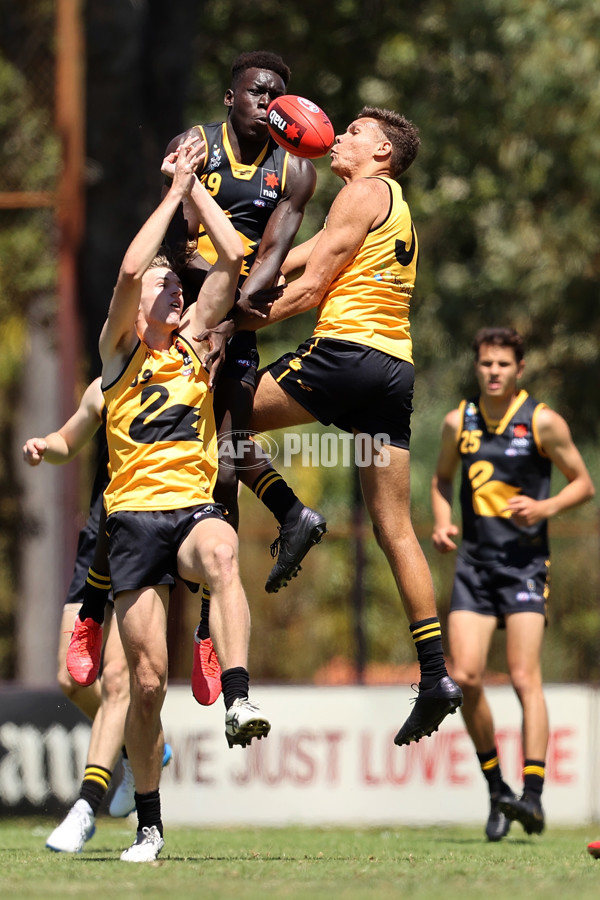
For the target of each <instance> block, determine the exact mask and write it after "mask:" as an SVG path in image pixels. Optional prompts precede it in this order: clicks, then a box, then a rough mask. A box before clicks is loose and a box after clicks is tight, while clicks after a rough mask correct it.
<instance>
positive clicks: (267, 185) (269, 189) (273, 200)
mask: <svg viewBox="0 0 600 900" xmlns="http://www.w3.org/2000/svg"><path fill="white" fill-rule="evenodd" d="M280 197H281V183H280V181H279V175H278V174H277V172H275V170H274V169H262V171H261V181H260V197H259V200H263V201H264V203H265V206H267V205H268V206H275V205H276V204H277V203H278V202H279V198H280Z"/></svg>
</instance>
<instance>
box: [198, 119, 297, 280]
mask: <svg viewBox="0 0 600 900" xmlns="http://www.w3.org/2000/svg"><path fill="white" fill-rule="evenodd" d="M197 128H198V129H199V130H200V132H201V133H202V136H203V138H204V140H205V142H206V147H207V151H206V161H205V163H204V167H203V169H202V172H200V173H199V177H200V180H201V182H202V184H203V185H204V187H205V188H206V190H207V191H208V193H209V194H210V195H211V196H212V197H214V199H215V200H216V202H217V203H218V204H219V206H220V207H221V209H222V210H223V211H224V212H225V213H226V214H227V215H228V216H229V217H230V219H231V221H232V223H233V226H234V228H235V230H236V231H237V233H238V234H239V236H240V238H241V240H242V242H243V244H244V261H243V263H242V271H241V277H242V278H245V277H246V275H247V274H248V272H249V271H250V269H251V267H252V263H253V262H254V259H255V256H256V253H257V250H258V246H259V244H260V241H261V238H262V236H263V233H264V230H265V228H266V227H267V222H268V221H269V216H270V215H271V213H272V212H273V210H274V209H275V207H276V206H277V204H278V203H279V201H280V199H281V196H282V194H283V191H284V188H285V180H286V174H287V165H288V159H289V153H288V152H287V150H284V149H283V148H282V147H280V146H279V144H276V143H275V141H274V140H272V139H269V140H268V141H267V143H266V144H265V145H264V147H263V148H262V150H261V151H260V153H259V154H258V156H257V157H256V159H255V160H254V162H253V163H252V164H251V165H243V164H242V163H238V162H236V159H235V157H234V155H233V150H232V149H231V144H230V142H229V137H228V135H227V125H226V123H225V122H213V123H212V124H209V125H198V126H197ZM198 252H199V253H200V255H201V256H203V257H204V258H205V259H207V260H208V262H209V263H211V264H212V263H214V262H215V261H216V258H217V254H216V251H215V249H214V247H213V245H212V242H211V240H210V238H209V237H208V235H207V234H206V232H205V231H204V230H202V229H201V230H200V233H199V235H198Z"/></svg>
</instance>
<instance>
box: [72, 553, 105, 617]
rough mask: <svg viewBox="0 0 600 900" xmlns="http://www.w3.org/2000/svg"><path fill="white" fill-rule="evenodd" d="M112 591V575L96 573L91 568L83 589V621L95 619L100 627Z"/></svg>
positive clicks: (81, 611)
mask: <svg viewBox="0 0 600 900" xmlns="http://www.w3.org/2000/svg"><path fill="white" fill-rule="evenodd" d="M109 591H110V575H103V574H102V573H100V572H95V571H94V569H92V567H91V566H90V567H89V569H88V574H87V578H86V581H85V585H84V588H83V602H82V604H81V609H80V610H79V618H80V619H81V621H82V622H83V621H85V619H93V620H94V622H97V623H98V625H102V623H103V622H104V607H105V605H106V601H107V600H108V592H109Z"/></svg>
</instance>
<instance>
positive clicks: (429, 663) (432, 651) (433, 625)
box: [410, 616, 448, 691]
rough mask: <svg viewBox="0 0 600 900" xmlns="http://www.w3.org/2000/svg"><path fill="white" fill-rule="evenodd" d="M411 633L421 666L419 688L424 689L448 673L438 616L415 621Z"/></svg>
mask: <svg viewBox="0 0 600 900" xmlns="http://www.w3.org/2000/svg"><path fill="white" fill-rule="evenodd" d="M410 633H411V634H412V639H413V641H414V642H415V647H416V648H417V656H418V658H419V665H420V667H421V680H420V682H419V688H420V689H421V690H422V691H424V690H427V688H431V687H433V686H434V685H435V684H436V683H437V682H438V681H439V680H440V678H442V677H443V676H444V675H447V674H448V672H447V671H446V663H445V661H444V651H443V649H442V629H441V628H440V620H439V619H438V617H437V616H432V617H431V618H430V619H421V621H420V622H413V624H412V625H411V626H410Z"/></svg>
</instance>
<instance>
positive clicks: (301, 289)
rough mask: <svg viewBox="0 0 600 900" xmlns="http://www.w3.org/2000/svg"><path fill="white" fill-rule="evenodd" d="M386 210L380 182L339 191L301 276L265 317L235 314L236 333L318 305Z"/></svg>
mask: <svg viewBox="0 0 600 900" xmlns="http://www.w3.org/2000/svg"><path fill="white" fill-rule="evenodd" d="M388 207H389V190H388V188H387V186H386V185H385V184H384V182H382V181H378V180H377V179H366V178H361V179H359V180H358V181H354V182H351V183H350V184H347V185H346V186H345V187H343V188H342V189H341V191H340V192H339V194H338V195H337V197H336V199H335V200H334V202H333V204H332V206H331V209H330V211H329V215H328V217H327V228H325V229H323V231H321V232H320V233H319V236H318V239H317V240H316V241H315V242H314V245H311V247H312V252H311V253H310V256H309V257H308V261H307V263H306V268H305V270H304V274H303V275H301V276H300V278H298V279H296V281H293V282H292V283H291V284H288V285H286V287H285V289H284V291H283V295H282V296H281V298H280V299H277V300H275V301H274V303H273V305H272V306H271V308H270V309H269V310H268V313H267V315H266V316H265V318H256V317H252V316H247V315H244V316H238V314H237V313H235V314H234V318H235V321H236V328H237V330H242V329H244V328H246V329H249V330H251V331H255V330H257V329H258V328H264V327H265V326H266V325H271V324H273V323H274V322H281V321H283V320H284V319H289V318H290V317H291V316H295V315H297V314H298V313H302V312H306V310H308V309H314V308H315V307H316V306H318V305H319V303H320V302H321V300H322V299H323V297H324V296H325V293H326V291H327V289H328V288H329V286H330V285H331V283H332V282H333V280H334V279H335V277H336V276H337V275H338V274H339V272H340V271H341V270H342V269H343V268H344V266H346V265H347V264H348V263H349V262H350V260H351V259H352V258H353V257H354V256H355V255H356V253H357V252H358V250H359V248H360V246H361V244H362V243H363V241H364V239H365V238H366V236H367V234H368V233H369V231H370V229H371V228H372V227H373V226H374V224H375V223H376V222H378V221H380V220H381V217H382V215H384V214H385V213H386V212H387V209H388Z"/></svg>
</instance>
